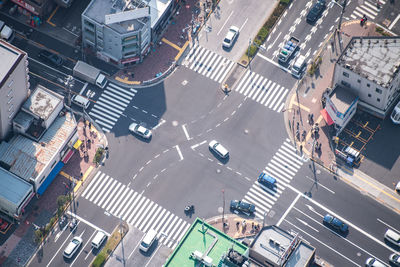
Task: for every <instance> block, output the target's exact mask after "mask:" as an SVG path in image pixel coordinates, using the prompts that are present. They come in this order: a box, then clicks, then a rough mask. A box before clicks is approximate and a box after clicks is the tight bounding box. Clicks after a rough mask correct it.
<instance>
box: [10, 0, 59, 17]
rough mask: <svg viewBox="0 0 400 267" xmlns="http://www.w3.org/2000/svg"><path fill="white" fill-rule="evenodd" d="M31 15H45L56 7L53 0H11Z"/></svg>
mask: <svg viewBox="0 0 400 267" xmlns="http://www.w3.org/2000/svg"><path fill="white" fill-rule="evenodd" d="M11 1H12V2H14V3H16V4H17V5H19V6H20V7H21V8H22V9H23V10H26V12H28V13H30V14H31V15H33V16H38V17H40V18H42V19H43V18H44V17H47V16H48V15H50V13H51V12H52V11H53V9H54V8H55V7H56V5H55V2H54V0H11Z"/></svg>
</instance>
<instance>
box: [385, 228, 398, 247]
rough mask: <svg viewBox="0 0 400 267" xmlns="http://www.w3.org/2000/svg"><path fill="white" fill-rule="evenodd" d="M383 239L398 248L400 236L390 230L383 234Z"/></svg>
mask: <svg viewBox="0 0 400 267" xmlns="http://www.w3.org/2000/svg"><path fill="white" fill-rule="evenodd" d="M385 239H386V240H387V241H389V242H390V243H392V244H393V245H396V246H400V234H399V233H397V232H395V231H393V230H392V229H387V231H386V233H385Z"/></svg>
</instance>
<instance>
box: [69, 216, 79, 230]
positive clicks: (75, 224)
mask: <svg viewBox="0 0 400 267" xmlns="http://www.w3.org/2000/svg"><path fill="white" fill-rule="evenodd" d="M77 225H78V220H77V219H75V218H73V219H72V220H71V222H70V223H69V228H70V229H71V231H73V230H74V229H75V228H76V226H77Z"/></svg>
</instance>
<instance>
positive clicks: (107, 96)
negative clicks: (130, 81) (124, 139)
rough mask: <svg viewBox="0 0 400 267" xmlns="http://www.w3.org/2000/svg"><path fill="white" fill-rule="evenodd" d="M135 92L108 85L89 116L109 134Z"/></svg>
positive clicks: (130, 89) (112, 84)
mask: <svg viewBox="0 0 400 267" xmlns="http://www.w3.org/2000/svg"><path fill="white" fill-rule="evenodd" d="M136 93H137V91H136V90H135V89H133V88H123V87H120V86H118V85H116V84H114V83H108V84H107V86H106V87H105V88H104V91H103V92H102V93H101V95H100V97H99V99H98V100H97V101H96V103H95V104H94V106H93V108H92V109H91V110H90V112H89V115H90V116H92V117H93V118H94V120H95V121H96V122H97V123H98V124H99V125H100V126H101V128H102V129H103V131H104V132H107V133H108V132H110V131H111V129H112V128H113V127H114V124H115V123H116V122H117V121H118V119H119V117H120V116H121V114H122V113H123V112H124V110H125V108H126V107H127V106H128V105H129V103H130V102H131V100H132V98H133V97H134V96H135V94H136Z"/></svg>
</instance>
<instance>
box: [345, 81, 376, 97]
mask: <svg viewBox="0 0 400 267" xmlns="http://www.w3.org/2000/svg"><path fill="white" fill-rule="evenodd" d="M341 83H342V85H344V86H346V87H350V84H349V83H348V82H345V81H342V82H341ZM376 89H377V90H380V89H378V88H376ZM380 91H381V92H380V94H381V93H382V90H380ZM377 92H378V91H377ZM368 97H372V95H371V94H368ZM376 101H378V102H381V99H380V98H379V97H378V98H377V99H376Z"/></svg>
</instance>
